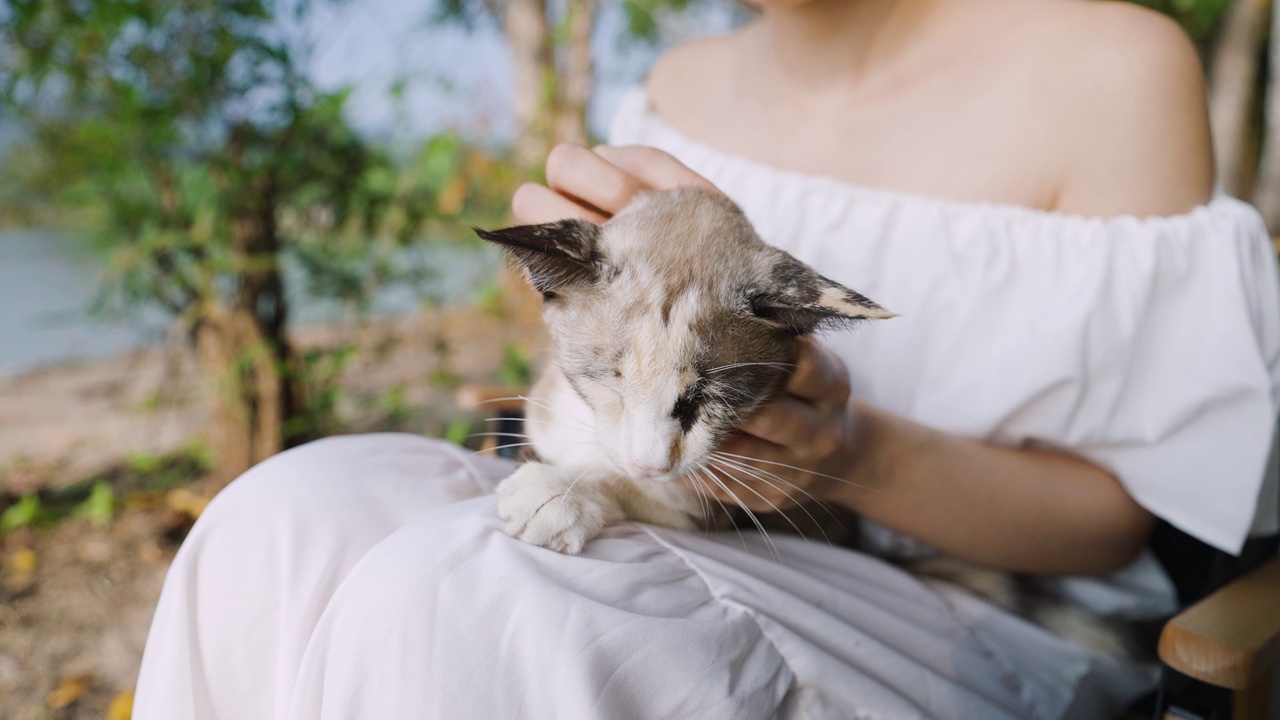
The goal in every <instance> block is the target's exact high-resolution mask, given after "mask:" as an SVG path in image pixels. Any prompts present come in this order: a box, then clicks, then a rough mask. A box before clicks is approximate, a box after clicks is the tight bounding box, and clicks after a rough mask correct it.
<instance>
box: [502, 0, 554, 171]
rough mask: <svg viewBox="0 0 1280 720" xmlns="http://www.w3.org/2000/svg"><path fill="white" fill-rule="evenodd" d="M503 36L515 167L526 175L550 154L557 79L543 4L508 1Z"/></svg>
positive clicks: (539, 1) (536, 0)
mask: <svg viewBox="0 0 1280 720" xmlns="http://www.w3.org/2000/svg"><path fill="white" fill-rule="evenodd" d="M503 32H504V33H505V34H506V36H507V47H508V48H510V50H511V64H512V71H513V72H512V75H513V80H514V82H515V117H516V142H515V147H514V150H515V163H516V168H517V169H518V170H519V171H520V172H521V173H522V174H525V175H528V174H531V173H535V172H536V171H537V169H538V168H539V167H541V166H542V163H543V162H545V161H546V159H547V153H548V152H550V150H551V133H552V129H553V128H552V126H553V122H552V120H553V119H552V113H553V111H554V106H553V105H554V103H553V100H554V98H555V95H556V93H555V82H556V75H555V64H554V60H553V55H552V46H551V30H550V27H549V26H548V22H547V2H546V0H508V2H507V5H506V12H505V14H504V17H503Z"/></svg>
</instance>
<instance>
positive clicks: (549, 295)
mask: <svg viewBox="0 0 1280 720" xmlns="http://www.w3.org/2000/svg"><path fill="white" fill-rule="evenodd" d="M558 297H560V296H559V295H557V294H555V293H553V292H551V291H550V290H547V291H545V292H543V293H542V299H543V301H551V300H555V299H556V298H558Z"/></svg>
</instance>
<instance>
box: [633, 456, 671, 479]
mask: <svg viewBox="0 0 1280 720" xmlns="http://www.w3.org/2000/svg"><path fill="white" fill-rule="evenodd" d="M629 464H630V465H631V467H630V468H629V471H630V473H631V476H632V477H638V478H656V477H662V476H663V475H666V474H667V473H669V472H671V463H670V462H668V463H667V464H665V465H660V464H655V463H653V462H652V461H646V462H636V461H635V460H632V461H631V462H630V463H629Z"/></svg>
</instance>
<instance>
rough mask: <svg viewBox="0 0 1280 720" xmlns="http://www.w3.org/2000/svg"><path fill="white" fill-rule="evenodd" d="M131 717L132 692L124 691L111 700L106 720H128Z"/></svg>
mask: <svg viewBox="0 0 1280 720" xmlns="http://www.w3.org/2000/svg"><path fill="white" fill-rule="evenodd" d="M132 717H133V691H132V690H125V691H124V692H122V693H120V694H119V695H116V696H115V697H114V698H112V699H111V704H110V705H108V706H107V720H129V719H130V718H132Z"/></svg>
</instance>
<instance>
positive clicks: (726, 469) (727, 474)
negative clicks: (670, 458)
mask: <svg viewBox="0 0 1280 720" xmlns="http://www.w3.org/2000/svg"><path fill="white" fill-rule="evenodd" d="M719 470H720V472H722V473H724V475H725V477H727V478H729V479H731V480H733V481H734V482H736V483H738V484H739V485H741V486H742V487H744V488H746V489H747V490H749V491H751V494H752V495H755V496H756V497H758V498H760V499H761V500H763V501H765V503H766V504H767V505H768V506H769V507H770V508H772V510H773V511H774V512H775V513H777V514H779V515H781V516H782V519H783V520H786V521H787V523H788V524H790V525H791V527H792V528H793V529H794V530H795V531H796V534H797V535H799V536H800V537H802V538H804V539H806V540H808V539H809V538H808V536H806V535H805V534H804V531H803V530H801V529H800V526H799V525H796V523H795V521H794V520H792V519H791V518H790V517H788V516H787V514H786V513H785V512H783V510H782V508H780V507H778V506H777V505H775V504H774V503H773V501H772V500H770V499H769V498H767V497H765V496H764V495H763V494H762V493H761V492H760V491H759V490H756V489H755V488H753V487H751V486H750V485H748V484H747V483H745V482H743V481H742V478H740V477H738V476H737V475H734V474H733V472H732V469H731V468H729V467H727V466H726V467H721V468H719ZM756 479H758V480H761V481H762V482H764V483H765V484H766V485H768V486H769V487H771V488H773V489H775V490H778V491H779V492H781V493H782V494H783V495H786V497H787V500H789V501H791V502H792V503H795V504H796V505H797V506H799V507H800V509H802V510H803V509H804V506H803V505H800V504H799V503H796V501H795V498H793V497H791V495H790V494H788V493H787V491H785V490H782V489H781V488H779V487H778V486H777V485H774V484H773V483H771V482H769V481H768V480H764V479H763V478H759V477H757V478H756ZM806 512H808V511H806ZM809 517H810V519H812V518H813V516H812V515H810V516H809ZM817 522H818V521H817V520H814V524H815V525H816V524H817ZM819 530H821V528H819ZM823 538H826V533H823ZM827 544H828V545H830V544H831V541H830V540H827Z"/></svg>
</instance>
